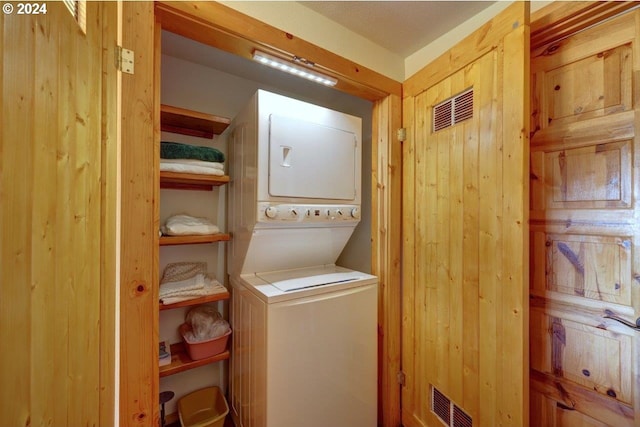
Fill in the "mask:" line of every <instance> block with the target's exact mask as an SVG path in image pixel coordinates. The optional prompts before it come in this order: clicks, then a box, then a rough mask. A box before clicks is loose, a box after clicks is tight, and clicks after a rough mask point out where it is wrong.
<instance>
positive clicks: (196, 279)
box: [159, 274, 208, 298]
mask: <svg viewBox="0 0 640 427" xmlns="http://www.w3.org/2000/svg"><path fill="white" fill-rule="evenodd" d="M207 280H208V278H207V277H206V276H205V275H204V274H197V275H195V276H193V277H191V278H189V279H186V280H181V281H179V282H166V283H161V284H160V291H159V295H160V298H162V297H164V296H169V295H172V294H176V293H180V292H187V291H196V290H201V289H204V288H205V286H206V284H207V283H206V282H207Z"/></svg>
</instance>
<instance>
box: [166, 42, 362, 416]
mask: <svg viewBox="0 0 640 427" xmlns="http://www.w3.org/2000/svg"><path fill="white" fill-rule="evenodd" d="M161 52H162V55H161V67H160V81H161V84H160V103H161V105H162V107H161V120H160V122H161V123H160V126H161V129H163V131H162V133H161V141H170V142H178V143H185V144H192V145H199V146H209V147H214V148H216V149H218V150H220V151H221V152H222V153H224V154H225V155H226V154H227V152H228V139H229V138H230V130H231V128H230V127H224V128H223V129H222V131H221V132H219V133H218V134H215V135H213V137H212V138H208V137H199V136H192V135H187V133H190V132H183V131H180V130H178V131H166V130H167V129H169V130H171V128H170V126H169V123H168V115H163V112H166V111H173V110H174V109H176V108H178V109H184V110H187V112H186V114H191V113H194V114H197V113H205V114H209V115H214V116H218V117H222V118H228V119H229V120H230V121H231V120H233V118H234V117H235V116H236V115H237V114H238V113H239V112H240V110H241V109H242V107H244V106H245V104H246V103H247V102H248V100H249V99H250V98H251V97H252V96H253V95H254V94H255V92H256V91H257V90H258V89H264V90H267V91H270V92H274V93H278V94H281V95H284V96H287V97H291V98H294V99H298V100H302V101H306V102H310V103H313V104H316V105H320V106H323V107H326V108H330V109H333V110H337V111H341V112H344V113H348V114H350V115H353V116H357V117H360V118H362V131H363V133H362V159H361V160H362V200H361V218H360V223H359V224H358V225H357V227H356V229H355V231H354V233H353V235H352V236H351V238H350V240H349V242H348V244H347V245H346V247H345V249H344V250H343V251H342V253H341V255H340V256H339V258H338V261H337V262H336V264H337V265H340V266H343V267H347V268H349V269H353V270H358V271H361V272H370V271H371V262H370V259H371V245H370V240H371V233H370V229H371V225H370V224H371V223H370V218H371V208H370V205H371V194H370V191H369V189H370V188H371V127H372V126H371V110H372V103H371V102H370V101H367V100H364V99H360V98H357V97H354V96H351V95H348V94H345V93H342V92H339V91H337V90H333V89H331V88H328V87H324V86H322V85H318V84H316V83H313V82H308V81H305V80H303V79H300V78H297V77H294V76H289V75H287V74H284V73H282V72H280V71H277V70H273V69H270V68H268V67H266V66H264V65H261V64H258V63H255V62H253V61H251V60H248V59H245V58H241V57H238V56H235V55H233V54H230V53H227V52H223V51H221V50H219V49H215V48H213V47H210V46H206V45H204V44H201V43H199V42H196V41H193V40H189V39H187V38H185V37H182V36H179V35H176V34H173V33H170V32H168V31H163V32H162V35H161ZM223 121H224V120H223ZM226 171H228V164H227V163H226V161H225V172H226ZM164 176H165V174H163V173H161V178H160V182H161V185H160V193H159V194H160V200H159V220H160V225H162V224H164V223H165V221H166V220H167V218H168V217H169V216H171V215H176V214H185V213H186V214H188V215H191V216H195V217H203V218H208V219H210V220H211V221H212V222H213V223H214V224H216V225H218V226H219V228H220V229H221V231H222V232H223V233H224V232H226V231H228V229H227V224H228V222H229V218H228V216H227V213H228V206H227V203H228V202H227V199H228V184H226V183H225V182H222V183H221V184H220V185H212V186H199V185H191V186H190V185H184V183H182V184H183V185H175V183H174V184H172V183H171V182H170V181H171V180H170V179H168V178H165V177H164ZM176 187H178V188H176ZM229 239H233V236H230V237H229ZM167 240H169V242H168V243H167ZM170 240H171V239H167V238H161V239H160V247H159V256H158V275H159V277H162V275H163V271H164V269H165V268H166V266H167V265H168V264H170V263H176V262H206V263H207V270H208V273H209V275H210V276H211V277H213V278H215V279H216V280H217V281H219V282H220V283H222V284H224V285H225V286H226V287H227V288H229V287H230V285H229V281H228V278H227V251H226V249H227V248H226V246H227V245H228V244H229V242H228V241H226V240H222V241H216V242H207V243H203V244H202V243H194V242H193V241H190V240H189V239H186V240H185V241H184V242H180V244H172V243H170ZM163 241H164V242H165V243H164V244H163ZM309 244H310V245H312V244H313V242H311V241H310V242H309ZM228 301H229V299H228V295H226V296H221V297H220V300H219V301H214V302H210V303H209V304H211V305H213V306H214V307H215V308H216V309H217V310H218V311H220V312H221V313H222V314H223V316H224V317H225V318H228V317H229V304H228ZM192 307H193V305H192V304H189V305H186V304H184V305H183V306H179V307H177V308H173V309H166V308H164V307H162V305H161V307H160V313H159V338H160V339H162V340H168V341H169V342H170V343H177V342H179V341H180V339H181V338H180V336H179V334H178V326H179V325H180V324H181V323H182V322H184V318H185V315H186V313H187V312H188V310H189V309H191V308H192ZM228 357H229V353H228V351H227V352H225V353H224V354H222V355H220V357H218V358H215V359H213V360H210V361H208V362H202V363H194V364H192V365H191V364H188V365H185V366H181V367H180V368H178V369H176V368H175V367H169V366H167V367H160V387H159V390H160V392H163V391H173V392H174V393H175V397H174V398H173V399H172V400H170V401H169V402H167V403H166V413H167V414H168V420H169V421H171V420H172V419H173V416H174V415H175V414H176V412H177V408H176V403H177V400H178V398H179V397H181V396H182V395H184V394H186V393H189V392H191V391H194V390H196V389H200V388H203V387H208V386H212V385H216V386H219V387H220V388H221V389H222V391H223V392H226V390H227V385H228V375H227V374H228Z"/></svg>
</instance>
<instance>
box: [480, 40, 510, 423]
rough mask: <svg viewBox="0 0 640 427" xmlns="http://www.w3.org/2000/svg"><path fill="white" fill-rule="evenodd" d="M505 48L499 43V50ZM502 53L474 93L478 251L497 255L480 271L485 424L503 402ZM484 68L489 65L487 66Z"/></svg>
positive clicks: (493, 420) (495, 54)
mask: <svg viewBox="0 0 640 427" xmlns="http://www.w3.org/2000/svg"><path fill="white" fill-rule="evenodd" d="M501 47H502V46H501V45H499V46H498V49H499V48H501ZM498 56H499V52H496V51H494V52H492V53H491V54H489V55H487V56H486V57H485V61H491V62H495V63H496V65H495V66H494V67H491V68H490V69H488V70H486V71H484V72H483V73H482V74H481V75H480V76H479V78H478V80H477V82H476V85H475V86H474V92H475V93H477V96H478V104H479V105H478V108H479V118H478V121H479V123H480V124H479V126H480V130H479V135H478V138H479V140H478V145H479V147H478V155H479V160H478V168H479V169H478V175H479V178H480V180H479V187H478V193H479V195H480V199H479V209H480V212H479V216H478V219H479V222H478V225H477V226H476V229H475V230H474V232H476V233H478V232H479V238H478V240H479V241H478V243H479V253H481V254H494V256H484V257H483V258H482V261H480V265H479V271H478V297H479V299H480V301H479V304H478V305H479V307H478V323H479V324H480V325H482V327H481V329H480V330H479V331H478V333H479V337H478V339H479V348H478V358H479V361H478V368H479V385H480V391H479V394H480V396H482V403H483V404H482V405H480V413H479V418H480V420H479V423H480V425H498V424H499V413H498V412H497V411H496V408H497V406H498V405H499V403H500V400H499V397H498V394H499V392H500V391H499V390H500V383H499V375H500V364H499V361H498V358H499V356H498V352H499V351H500V349H501V346H500V337H499V336H498V334H499V330H500V327H501V325H500V324H499V321H500V319H499V313H500V307H501V306H500V303H501V301H500V293H499V289H498V288H497V287H496V279H498V280H502V277H503V265H502V264H503V258H502V253H503V245H504V240H503V239H504V236H503V235H502V221H503V215H501V213H502V212H501V211H502V206H501V205H502V201H501V198H502V197H501V196H502V194H503V193H504V192H505V190H504V185H505V183H504V182H503V181H502V167H503V164H502V159H501V155H500V146H501V144H502V135H501V133H500V130H501V126H502V114H501V113H502V111H503V110H502V108H503V107H501V105H500V104H499V103H498V102H496V103H494V102H493V101H491V100H490V99H489V97H490V96H491V95H490V94H492V93H493V91H494V90H496V91H498V92H499V93H501V89H499V88H498V89H493V88H494V87H495V86H498V84H497V81H499V77H500V76H501V73H502V70H498V69H496V67H497V64H498ZM482 68H483V69H484V68H485V67H482Z"/></svg>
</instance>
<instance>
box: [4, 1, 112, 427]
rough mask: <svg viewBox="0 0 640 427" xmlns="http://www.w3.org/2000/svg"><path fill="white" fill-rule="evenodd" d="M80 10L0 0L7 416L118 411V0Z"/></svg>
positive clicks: (27, 420) (21, 422)
mask: <svg viewBox="0 0 640 427" xmlns="http://www.w3.org/2000/svg"><path fill="white" fill-rule="evenodd" d="M85 12H86V13H85ZM85 12H83V13H82V14H81V15H84V16H86V29H82V28H81V26H80V25H79V24H78V22H77V19H76V17H74V16H73V15H72V14H71V13H70V12H69V10H67V8H66V7H65V5H64V3H62V2H38V3H18V2H11V3H9V2H5V3H4V4H3V13H2V14H0V46H2V55H1V56H0V100H2V111H1V113H0V260H2V261H1V262H2V266H1V267H0V343H1V344H0V347H1V348H2V351H1V352H0V378H1V379H2V380H1V381H0V383H1V385H0V414H1V415H0V417H2V422H0V424H2V425H8V426H9V425H10V426H30V425H33V426H36V425H37V426H43V425H50V426H61V427H63V426H98V425H101V426H108V425H113V424H114V418H115V417H114V414H115V375H116V374H115V355H116V346H115V315H116V307H115V296H116V293H115V292H116V289H115V277H116V245H115V242H116V228H115V227H116V206H117V205H116V192H117V181H116V173H117V157H116V155H117V129H116V115H115V114H114V112H115V111H116V100H115V99H116V98H115V97H116V93H117V90H116V85H117V83H116V75H117V71H116V69H115V65H114V59H113V58H114V57H115V55H114V54H115V47H116V44H115V43H116V29H117V7H116V3H115V2H109V3H107V2H105V3H101V2H87V4H86V11H85Z"/></svg>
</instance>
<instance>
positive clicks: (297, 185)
mask: <svg viewBox="0 0 640 427" xmlns="http://www.w3.org/2000/svg"><path fill="white" fill-rule="evenodd" d="M357 142H358V140H357V136H356V135H355V134H354V133H353V132H350V131H346V130H342V129H336V128H333V127H329V126H325V125H320V124H317V123H313V122H309V121H305V120H299V119H294V118H291V117H284V116H279V115H276V114H271V115H270V116H269V195H270V196H274V197H295V198H303V199H327V200H347V201H352V200H354V199H355V198H356V187H355V183H356V175H355V171H356V168H357V162H356V151H357ZM358 179H359V177H358Z"/></svg>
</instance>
